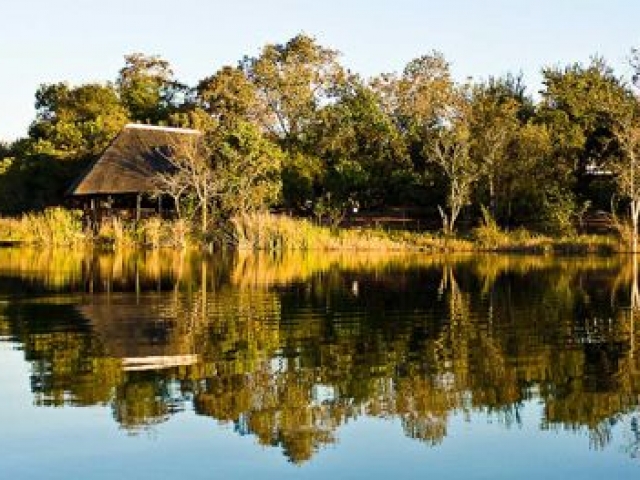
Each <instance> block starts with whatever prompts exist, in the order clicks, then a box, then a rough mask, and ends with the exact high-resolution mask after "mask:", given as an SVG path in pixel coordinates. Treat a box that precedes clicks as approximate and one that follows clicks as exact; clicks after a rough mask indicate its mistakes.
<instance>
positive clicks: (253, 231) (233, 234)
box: [0, 208, 628, 254]
mask: <svg viewBox="0 0 640 480" xmlns="http://www.w3.org/2000/svg"><path fill="white" fill-rule="evenodd" d="M87 243H88V244H92V245H93V246H98V247H102V248H107V249H117V248H121V247H141V248H148V249H157V248H176V249H181V248H187V247H193V248H209V249H211V248H235V249H239V250H261V251H291V250H318V251H380V252H384V251H416V252H427V253H443V252H477V251H480V252H482V251H485V252H522V253H557V254H610V253H616V252H625V251H627V250H628V249H627V248H626V246H625V244H623V243H622V242H621V241H620V239H619V238H617V237H615V236H613V235H565V236H557V237H553V236H548V235H543V234H540V233H533V232H529V231H527V230H524V229H518V230H515V231H512V232H507V231H503V230H501V229H499V228H498V227H496V226H495V225H493V226H489V227H487V226H481V227H478V228H476V229H473V230H472V231H470V232H468V233H467V234H463V235H459V236H455V237H451V236H444V235H442V234H441V233H439V232H411V231H405V230H385V229H382V228H362V227H361V228H329V227H326V226H319V225H316V224H314V223H313V222H311V221H309V220H307V219H300V218H292V217H289V216H285V215H273V214H263V213H262V214H250V215H243V216H239V217H235V218H234V219H232V220H231V221H230V222H228V223H226V224H224V225H223V226H221V227H218V228H217V229H215V230H212V231H210V232H207V233H206V234H202V233H200V232H198V231H196V230H194V228H193V227H192V226H190V224H189V223H188V222H187V221H185V220H160V219H157V218H153V219H147V220H142V221H140V222H138V223H137V224H136V223H132V222H130V223H125V222H122V221H119V220H117V219H116V220H113V221H111V222H106V223H104V224H103V225H102V226H101V228H100V229H99V231H98V232H96V233H94V232H91V231H90V230H88V229H86V228H83V223H82V218H81V213H80V212H78V211H73V210H67V209H61V208H55V209H48V210H46V211H44V212H42V213H31V214H26V215H24V216H22V217H20V218H0V245H2V244H33V245H45V246H56V247H60V246H75V245H80V244H87Z"/></svg>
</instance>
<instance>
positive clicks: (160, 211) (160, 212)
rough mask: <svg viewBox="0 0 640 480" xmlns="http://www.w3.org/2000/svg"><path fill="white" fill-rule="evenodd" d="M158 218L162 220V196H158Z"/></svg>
mask: <svg viewBox="0 0 640 480" xmlns="http://www.w3.org/2000/svg"><path fill="white" fill-rule="evenodd" d="M158 216H159V217H160V218H162V195H158Z"/></svg>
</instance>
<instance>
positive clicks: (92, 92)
mask: <svg viewBox="0 0 640 480" xmlns="http://www.w3.org/2000/svg"><path fill="white" fill-rule="evenodd" d="M127 121H128V115H127V111H126V109H125V108H124V107H123V106H122V104H121V103H120V99H119V98H118V95H117V93H116V90H115V89H114V87H113V86H112V85H110V84H106V85H100V84H86V85H81V86H79V87H71V86H69V85H68V84H66V83H57V84H50V85H41V86H40V88H39V89H38V91H37V92H36V120H35V121H34V122H33V124H32V125H31V127H30V128H29V137H30V139H31V141H32V142H31V143H32V151H33V152H34V153H45V154H52V155H55V156H56V157H58V158H71V159H77V158H79V157H83V156H95V155H97V154H99V153H100V152H102V150H104V148H105V147H106V146H107V145H108V143H109V142H110V141H111V140H112V139H113V137H115V135H116V134H117V133H118V132H119V131H120V129H121V128H122V127H123V126H124V124H125V123H126V122H127Z"/></svg>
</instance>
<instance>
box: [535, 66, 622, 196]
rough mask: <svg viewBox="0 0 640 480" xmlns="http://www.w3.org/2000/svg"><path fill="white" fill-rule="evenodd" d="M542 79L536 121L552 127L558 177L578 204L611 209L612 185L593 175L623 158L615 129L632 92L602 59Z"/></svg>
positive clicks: (547, 70)
mask: <svg viewBox="0 0 640 480" xmlns="http://www.w3.org/2000/svg"><path fill="white" fill-rule="evenodd" d="M543 76H544V80H543V83H544V85H545V88H544V90H543V91H542V92H541V93H542V100H541V102H540V105H539V108H538V112H537V118H538V121H540V122H542V123H544V124H546V125H547V126H548V127H549V131H550V133H551V135H552V144H553V145H554V152H553V156H554V157H555V162H556V164H557V170H558V173H559V175H560V176H561V177H563V178H566V179H567V181H568V182H569V183H568V184H567V186H566V188H567V189H571V190H572V191H573V192H574V194H575V195H576V197H577V199H578V201H580V202H586V201H589V202H591V203H592V204H594V205H595V206H596V207H598V208H607V207H608V205H609V199H610V196H611V193H612V188H611V187H612V185H611V184H609V185H602V180H603V179H602V177H598V176H596V175H593V174H592V172H594V171H598V170H602V168H603V166H604V165H605V164H606V163H608V162H609V161H610V160H611V159H612V158H614V157H616V156H618V154H619V152H618V151H617V143H616V142H615V141H612V139H613V137H614V135H613V129H614V128H615V125H616V124H617V122H618V120H619V119H620V118H622V117H624V116H625V115H626V114H627V112H628V111H629V108H630V105H631V104H632V98H631V96H630V92H629V90H628V89H627V88H626V87H625V86H624V84H623V82H622V81H621V80H620V79H619V78H617V77H616V76H615V75H614V73H613V70H612V69H611V68H610V67H609V66H608V65H607V64H606V62H605V61H604V60H603V59H602V58H599V57H595V58H592V59H591V62H590V63H589V64H588V65H587V66H584V65H582V64H579V63H575V64H572V65H569V66H567V67H565V68H545V69H543Z"/></svg>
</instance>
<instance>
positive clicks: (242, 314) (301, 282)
mask: <svg viewBox="0 0 640 480" xmlns="http://www.w3.org/2000/svg"><path fill="white" fill-rule="evenodd" d="M632 260H633V259H631V258H629V257H613V258H600V257H593V258H587V259H584V258H563V259H558V258H550V257H541V256H538V257H517V256H510V257H509V256H461V257H435V256H425V255H422V256H413V257H407V256H388V255H387V256H375V255H367V256H360V255H326V254H322V255H318V254H306V255H302V254H300V255H294V256H292V257H282V256H270V255H258V256H249V255H239V256H238V255H226V256H216V257H203V256H200V255H197V254H187V253H176V252H128V253H127V252H125V253H120V254H117V255H114V254H100V253H95V252H46V251H38V250H24V249H21V250H12V249H0V336H2V337H4V338H10V339H13V340H14V341H17V342H19V344H20V345H21V348H23V350H24V356H25V359H26V360H27V361H28V362H30V364H31V372H32V373H31V388H32V392H33V395H34V398H35V402H36V403H37V404H39V405H43V406H61V405H96V404H98V405H106V406H109V407H110V408H111V409H112V411H113V417H114V419H115V420H116V421H117V422H118V423H119V424H120V425H121V426H122V427H123V428H125V429H126V430H127V431H128V432H131V433H136V432H138V431H140V430H141V429H143V430H144V429H146V428H149V426H151V425H154V424H157V423H159V422H164V421H166V420H167V419H169V418H170V417H171V415H172V414H174V413H175V412H179V411H182V410H185V409H193V410H194V411H195V412H196V413H198V414H200V415H206V416H209V417H212V418H214V419H215V420H217V421H220V422H228V423H231V424H233V426H234V428H235V430H236V431H237V432H238V434H240V435H253V436H255V438H257V439H258V441H259V442H260V443H261V444H263V445H272V446H279V447H280V448H282V450H283V451H284V453H285V455H286V456H287V457H288V458H289V459H290V460H291V461H293V462H302V461H305V460H307V459H309V458H311V457H312V455H313V454H314V452H315V451H317V450H318V449H319V448H321V447H322V446H323V445H326V444H330V443H332V442H334V441H336V438H337V435H338V434H339V427H340V426H341V425H343V424H344V423H345V422H347V421H349V420H352V419H356V418H358V417H360V416H378V417H385V418H388V417H392V418H399V419H400V420H401V424H402V428H403V429H404V432H405V434H406V435H407V436H409V437H411V438H415V439H418V440H421V441H424V442H427V443H428V444H433V445H435V444H439V443H441V442H443V441H444V440H445V438H446V435H447V425H448V422H449V419H450V417H451V416H452V415H454V414H458V413H463V414H469V415H470V414H471V413H473V412H483V413H484V414H486V415H487V416H489V417H491V418H492V419H493V420H494V421H497V422H500V423H502V424H504V425H505V427H507V428H508V427H510V426H514V425H520V424H521V422H522V418H521V410H522V406H523V405H524V403H525V402H527V401H528V400H536V401H539V402H541V403H542V404H543V405H544V410H543V412H544V413H543V418H541V419H540V427H541V428H542V429H548V430H559V429H567V430H575V431H580V432H582V431H587V432H589V436H590V440H591V444H592V446H593V447H595V448H603V447H604V446H606V445H607V444H609V443H610V442H611V441H612V431H613V428H614V427H615V426H616V424H618V423H620V422H624V428H625V432H626V433H625V438H626V440H625V441H626V443H625V445H623V448H624V449H626V451H627V452H628V453H629V455H631V456H636V455H637V454H638V452H639V451H640V450H639V445H640V435H639V434H638V431H639V429H638V415H637V410H638V404H639V398H640V397H639V395H640V376H639V375H638V372H639V370H638V367H639V364H638V358H637V357H638V354H637V352H636V344H637V321H636V317H637V315H638V307H639V303H640V301H639V298H640V296H639V294H638V285H637V262H636V263H634V262H633V261H632Z"/></svg>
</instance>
